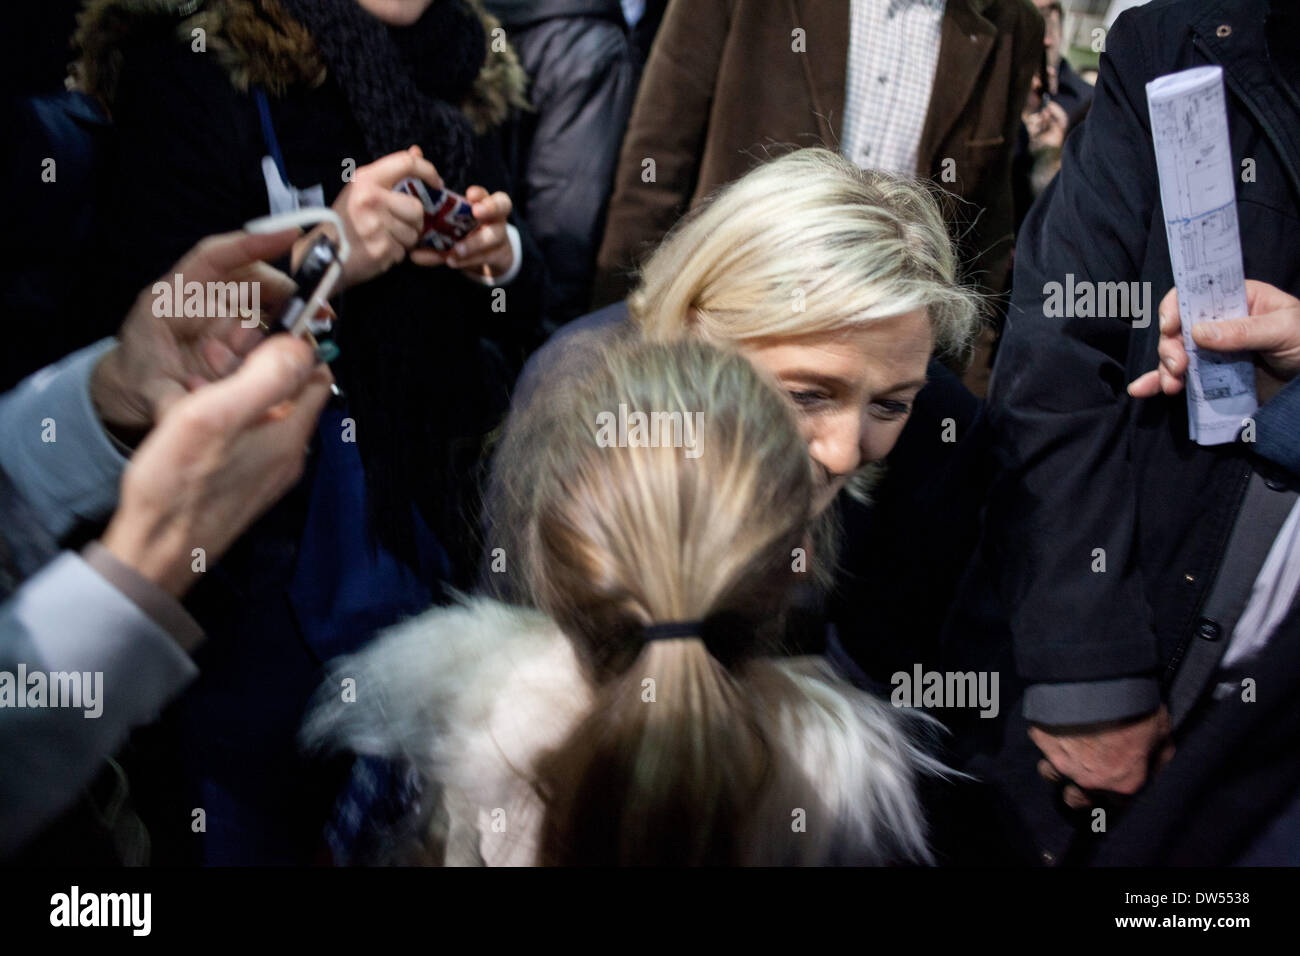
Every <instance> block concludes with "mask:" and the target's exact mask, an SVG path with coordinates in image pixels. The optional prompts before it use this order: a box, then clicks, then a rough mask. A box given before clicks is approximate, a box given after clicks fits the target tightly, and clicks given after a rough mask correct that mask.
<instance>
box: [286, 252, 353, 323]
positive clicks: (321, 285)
mask: <svg viewBox="0 0 1300 956" xmlns="http://www.w3.org/2000/svg"><path fill="white" fill-rule="evenodd" d="M342 274H343V262H342V260H341V259H340V258H339V250H338V246H336V245H335V244H334V242H333V241H332V240H331V239H330V238H329V237H328V236H317V237H316V240H315V241H314V242H313V243H312V244H311V247H310V248H309V249H308V250H307V254H306V255H304V256H303V257H302V262H301V263H299V265H298V269H297V271H296V272H294V274H293V277H292V278H293V281H294V284H295V285H296V286H297V287H298V290H297V291H296V292H295V293H294V294H293V295H292V296H291V297H290V298H289V301H288V302H286V303H285V304H284V308H283V309H282V310H281V311H280V316H279V318H278V319H277V320H276V322H277V324H278V325H279V326H280V329H282V330H284V331H285V332H288V333H289V334H290V335H296V336H298V337H299V338H307V339H309V340H311V331H312V330H311V320H312V318H313V317H314V316H315V315H316V313H318V312H319V311H320V309H321V305H323V304H324V302H325V301H326V300H327V299H328V298H329V296H330V293H331V292H332V291H334V286H335V284H336V283H337V282H338V281H339V276H340V275H342Z"/></svg>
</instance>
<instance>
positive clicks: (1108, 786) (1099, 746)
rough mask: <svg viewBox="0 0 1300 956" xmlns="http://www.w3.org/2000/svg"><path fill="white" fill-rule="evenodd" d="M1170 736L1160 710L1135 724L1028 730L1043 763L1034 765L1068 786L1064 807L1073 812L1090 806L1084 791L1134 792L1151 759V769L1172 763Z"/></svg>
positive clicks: (1048, 777)
mask: <svg viewBox="0 0 1300 956" xmlns="http://www.w3.org/2000/svg"><path fill="white" fill-rule="evenodd" d="M1169 735H1170V724H1169V712H1168V711H1167V710H1166V709H1165V708H1164V706H1163V705H1162V706H1161V707H1160V709H1159V710H1157V711H1156V712H1155V713H1153V714H1149V715H1147V716H1146V717H1142V718H1140V719H1138V720H1132V721H1124V722H1115V723H1108V724H1098V725H1095V726H1091V727H1071V728H1063V727H1043V726H1040V725H1037V724H1035V725H1034V726H1032V727H1030V728H1029V739H1030V740H1032V741H1033V742H1034V744H1035V745H1037V747H1038V749H1039V750H1041V751H1042V752H1043V756H1044V757H1045V758H1046V759H1045V760H1040V761H1039V762H1038V773H1039V775H1040V776H1042V777H1043V778H1044V779H1045V780H1048V781H1050V782H1052V783H1059V782H1061V781H1062V780H1065V781H1067V782H1068V783H1067V786H1066V788H1065V802H1066V803H1067V804H1068V805H1069V806H1071V807H1074V808H1076V809H1077V808H1079V807H1085V806H1088V805H1089V804H1090V803H1091V802H1092V801H1091V799H1090V798H1089V797H1088V795H1087V793H1086V791H1091V790H1101V791H1108V792H1110V793H1119V794H1125V795H1132V794H1135V793H1137V792H1138V790H1140V789H1141V788H1142V785H1143V784H1144V783H1146V781H1147V776H1148V775H1149V773H1150V772H1151V770H1152V766H1151V764H1152V761H1153V758H1154V760H1155V762H1156V769H1159V768H1160V767H1163V766H1164V765H1165V764H1166V763H1168V762H1169V761H1170V760H1171V759H1173V755H1174V745H1173V742H1172V741H1171V740H1170V739H1169Z"/></svg>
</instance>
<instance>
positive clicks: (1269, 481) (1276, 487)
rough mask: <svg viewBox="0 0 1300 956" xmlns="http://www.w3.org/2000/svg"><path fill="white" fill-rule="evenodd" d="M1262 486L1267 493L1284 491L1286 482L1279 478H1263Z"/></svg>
mask: <svg viewBox="0 0 1300 956" xmlns="http://www.w3.org/2000/svg"><path fill="white" fill-rule="evenodd" d="M1264 486H1265V487H1266V488H1268V490H1269V491H1286V487H1287V486H1286V482H1285V481H1282V480H1281V479H1279V478H1265V479H1264Z"/></svg>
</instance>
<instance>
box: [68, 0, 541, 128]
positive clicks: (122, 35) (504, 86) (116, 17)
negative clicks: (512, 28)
mask: <svg viewBox="0 0 1300 956" xmlns="http://www.w3.org/2000/svg"><path fill="white" fill-rule="evenodd" d="M468 2H469V4H470V6H471V7H473V9H474V10H475V11H476V12H477V13H478V16H479V19H481V20H482V21H483V28H484V31H485V32H486V34H487V36H488V45H487V46H488V53H487V59H486V60H485V62H484V64H483V69H482V70H481V71H479V75H478V78H477V79H476V80H475V82H474V87H473V90H472V91H471V93H470V96H469V98H468V99H467V100H466V101H465V102H464V103H460V104H458V105H459V106H460V108H461V109H462V110H463V111H464V113H465V115H466V116H467V117H469V120H470V123H471V124H472V125H473V127H474V131H475V132H476V133H483V132H485V131H486V130H488V129H490V128H491V127H493V126H497V125H500V124H501V123H502V122H504V121H505V120H506V118H507V117H508V116H509V113H510V110H511V108H524V109H526V108H527V107H528V100H527V98H526V96H525V89H526V87H527V83H528V79H527V76H526V75H525V74H524V71H523V67H521V66H520V65H519V58H518V57H517V56H516V55H515V51H514V49H513V48H512V47H511V46H510V45H509V44H508V43H507V42H505V39H504V36H503V35H498V36H495V37H494V36H493V34H492V31H493V30H494V29H497V28H498V27H500V23H499V21H498V20H497V19H496V18H495V17H494V16H492V14H490V13H488V12H487V11H486V10H484V9H483V6H482V4H481V2H480V0H468ZM167 22H171V23H172V24H174V28H173V32H174V34H175V37H176V42H177V43H180V44H184V45H185V46H189V45H190V44H192V43H193V42H194V36H195V34H194V31H195V30H199V29H201V30H203V31H204V43H205V44H206V48H207V51H208V53H209V54H211V55H214V56H215V57H216V58H217V62H219V63H220V64H221V66H222V67H223V68H224V70H225V72H226V74H227V75H228V76H229V77H230V82H231V85H232V86H233V87H234V88H235V89H236V90H239V91H240V92H241V93H246V92H248V90H249V89H250V88H251V87H253V86H262V87H264V88H266V89H267V90H269V91H270V92H271V93H273V94H274V95H277V96H278V95H283V93H284V92H285V91H286V90H287V89H289V88H290V87H294V86H318V85H320V84H321V83H323V82H324V81H325V77H326V72H327V67H326V63H325V58H324V57H323V56H322V55H321V52H320V50H319V49H318V48H317V46H316V43H315V41H314V40H313V39H312V37H311V34H310V33H308V32H307V29H306V28H305V27H303V26H302V24H300V23H298V22H297V21H296V20H294V19H293V17H291V16H290V15H289V13H288V12H287V11H286V10H285V9H284V8H283V7H282V6H281V5H280V4H279V3H277V2H276V0H88V2H87V3H86V5H85V8H84V9H83V10H82V12H81V13H80V15H79V16H78V18H77V32H76V34H75V36H74V45H75V46H76V48H77V51H78V59H77V60H76V62H74V63H73V66H72V76H71V84H72V85H73V86H74V87H75V88H77V89H80V90H82V91H83V92H86V93H89V94H91V95H93V96H95V97H97V98H99V99H100V101H101V102H103V103H104V105H105V106H106V107H108V109H109V111H110V112H111V111H112V108H113V102H114V99H115V97H116V93H117V81H118V77H119V75H120V73H121V67H122V50H123V48H124V47H125V46H126V45H127V43H128V42H129V40H130V39H131V38H132V37H134V36H136V35H138V33H140V32H142V31H143V30H145V29H149V28H157V27H158V26H159V25H160V24H166V23H167Z"/></svg>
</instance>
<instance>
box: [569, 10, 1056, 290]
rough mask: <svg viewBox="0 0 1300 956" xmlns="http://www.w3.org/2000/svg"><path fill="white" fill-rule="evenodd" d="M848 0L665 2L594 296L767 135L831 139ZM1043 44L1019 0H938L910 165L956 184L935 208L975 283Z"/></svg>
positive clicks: (768, 144)
mask: <svg viewBox="0 0 1300 956" xmlns="http://www.w3.org/2000/svg"><path fill="white" fill-rule="evenodd" d="M849 6H850V3H849V0H674V2H672V3H671V4H670V5H669V8H668V12H667V14H666V15H665V17H664V21H663V25H662V26H661V27H660V30H659V34H658V36H657V37H656V38H655V43H654V48H653V49H652V51H651V53H650V60H649V62H648V64H647V65H646V72H645V76H644V79H643V80H642V83H641V89H640V92H639V93H638V95H637V100H636V106H635V107H634V109H633V111H632V118H631V121H630V123H629V125H628V130H627V135H626V137H625V139H624V140H623V150H622V154H621V156H620V158H619V165H618V172H617V175H616V179H615V184H614V193H613V198H612V199H611V201H610V207H609V217H608V220H607V224H606V228H605V236H604V241H603V243H602V245H601V249H600V255H599V258H598V262H597V265H598V269H599V273H600V275H599V279H598V283H597V290H596V296H595V302H594V303H593V305H597V306H599V305H603V304H606V303H608V302H612V301H615V300H617V299H618V298H621V297H622V296H624V295H625V294H626V293H627V292H628V290H629V288H630V274H631V273H632V271H633V270H634V269H635V267H636V266H637V265H638V264H639V263H640V262H642V261H643V260H644V257H645V255H646V254H647V253H648V252H649V251H650V250H652V249H653V247H654V246H655V245H656V244H657V243H658V242H659V240H660V239H662V238H663V236H664V234H665V233H666V232H667V231H668V230H669V228H671V227H672V225H673V224H674V223H675V222H676V221H677V219H678V218H679V217H680V216H681V215H682V214H683V213H684V212H686V211H687V210H688V209H690V208H692V207H693V206H695V205H696V204H697V203H699V202H700V201H701V200H702V199H703V198H705V197H706V196H707V195H708V194H709V192H710V191H712V190H713V189H715V188H716V187H718V186H721V185H723V184H725V183H729V182H731V181H732V180H735V179H738V178H739V177H740V176H742V175H743V174H744V173H745V172H746V171H748V170H749V169H750V168H751V167H752V166H754V165H756V164H757V163H759V162H761V161H762V159H763V158H764V156H765V154H766V151H767V150H768V149H769V148H772V147H778V146H785V147H788V146H791V145H793V146H815V145H821V146H827V147H830V148H832V149H834V148H836V147H837V146H838V143H839V136H840V132H841V130H842V128H843V114H844V93H845V90H844V84H845V77H846V73H847V69H848V55H849V49H848V47H849ZM797 29H802V30H803V34H802V35H800V34H796V33H795V31H796V30H797ZM800 40H802V43H800V42H799V41H800ZM801 47H802V49H801ZM1042 55H1043V22H1042V19H1041V18H1040V17H1039V15H1038V13H1037V11H1036V10H1035V8H1034V6H1033V4H1032V3H1031V2H1030V0H948V3H947V6H946V8H945V12H944V17H943V26H942V39H941V45H940V50H939V61H938V68H937V73H936V76H935V81H934V87H933V91H932V93H931V96H930V108H929V111H928V113H927V115H926V119H925V126H924V129H923V131H922V133H921V142H920V146H919V150H918V160H917V166H918V168H917V176H918V177H928V178H930V179H932V180H933V181H934V182H936V183H937V184H939V185H940V186H942V187H943V188H944V189H946V190H948V191H949V192H951V193H954V194H955V195H956V196H958V197H960V200H961V201H954V202H952V203H949V204H948V205H949V208H948V209H947V210H945V212H946V213H947V215H948V218H949V222H950V223H951V230H952V233H953V236H954V238H956V239H957V240H958V244H959V250H960V252H961V255H962V258H963V261H964V262H965V263H966V272H967V275H968V276H969V278H971V279H972V280H974V281H975V282H976V283H978V285H979V286H980V287H981V288H983V289H985V290H986V291H1001V289H1002V287H1003V285H1004V280H1005V278H1006V272H1007V265H1008V262H1009V259H1010V255H1011V248H1012V218H1013V210H1012V197H1011V154H1012V151H1013V149H1014V147H1015V141H1016V132H1017V128H1018V125H1019V123H1020V112H1021V110H1022V109H1023V107H1024V103H1025V97H1026V95H1027V93H1028V90H1029V84H1030V80H1031V79H1032V77H1033V74H1034V71H1035V70H1036V69H1037V68H1038V66H1039V64H1040V63H1041V58H1042ZM650 159H652V160H654V165H653V173H654V175H653V181H649V182H647V181H646V180H647V179H650V178H651V177H650V174H649V172H648V169H649V167H650V164H649V163H647V162H646V160H650ZM945 160H952V162H951V163H947V162H945Z"/></svg>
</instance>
